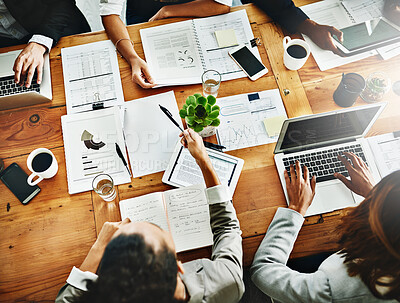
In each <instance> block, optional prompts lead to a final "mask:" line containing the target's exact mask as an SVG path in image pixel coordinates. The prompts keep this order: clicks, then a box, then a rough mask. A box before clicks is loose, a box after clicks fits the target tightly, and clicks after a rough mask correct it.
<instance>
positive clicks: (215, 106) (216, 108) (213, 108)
mask: <svg viewBox="0 0 400 303" xmlns="http://www.w3.org/2000/svg"><path fill="white" fill-rule="evenodd" d="M211 110H212V111H214V110H218V111H219V110H220V108H219V106H218V105H214V106H213V107H212V108H211Z"/></svg>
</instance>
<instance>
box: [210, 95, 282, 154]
mask: <svg viewBox="0 0 400 303" xmlns="http://www.w3.org/2000/svg"><path fill="white" fill-rule="evenodd" d="M217 104H218V105H219V107H220V108H221V110H220V117H219V119H220V120H221V124H220V125H219V126H218V129H217V139H218V142H219V144H221V145H223V146H225V147H226V150H227V151H229V150H235V149H240V148H246V147H251V146H257V145H262V144H268V143H273V142H276V141H277V140H278V135H279V134H278V135H276V134H273V135H272V136H270V135H269V134H268V132H267V130H266V129H265V126H264V120H265V119H268V118H273V117H277V116H284V117H285V118H286V117H287V116H286V111H285V107H284V106H283V102H282V98H281V95H280V94H279V90H278V89H272V90H265V91H262V92H258V93H250V94H241V95H235V96H229V97H225V98H218V99H217Z"/></svg>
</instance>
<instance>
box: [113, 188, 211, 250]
mask: <svg viewBox="0 0 400 303" xmlns="http://www.w3.org/2000/svg"><path fill="white" fill-rule="evenodd" d="M204 189H205V187H204V185H201V184H200V185H194V186H188V187H183V188H179V189H174V190H168V191H165V192H156V193H151V194H148V195H144V196H140V197H136V198H132V199H127V200H122V201H121V202H120V203H119V207H120V210H121V218H122V220H124V219H125V218H129V219H130V220H131V221H132V222H140V221H146V222H150V223H153V224H156V225H158V226H159V227H161V228H162V229H164V230H166V231H169V232H170V233H171V235H172V238H173V239H174V242H175V247H176V251H177V252H181V251H185V250H190V249H195V248H199V247H204V246H209V245H212V244H213V234H212V231H211V226H210V213H209V206H208V200H207V197H206V194H205V190H204Z"/></svg>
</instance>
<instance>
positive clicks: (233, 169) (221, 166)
mask: <svg viewBox="0 0 400 303" xmlns="http://www.w3.org/2000/svg"><path fill="white" fill-rule="evenodd" d="M206 150H207V153H208V155H209V156H210V159H211V162H212V164H213V166H214V169H215V171H216V173H217V175H218V177H219V180H220V181H221V183H222V184H226V185H228V187H229V189H230V190H231V194H232V195H233V193H234V191H235V188H236V185H237V182H238V180H239V176H240V173H241V172H242V168H243V164H244V161H243V159H240V158H237V157H234V156H231V155H227V154H224V153H222V152H219V151H216V150H213V149H210V148H206ZM162 181H163V182H164V183H166V184H169V185H172V186H176V187H183V186H189V185H195V184H204V179H203V175H202V173H201V170H200V168H199V166H198V165H197V163H196V161H195V159H194V158H193V157H192V155H191V154H190V152H189V150H188V149H187V148H184V147H183V146H182V144H181V143H180V142H178V144H177V145H176V147H175V150H174V152H173V154H172V157H171V160H170V161H169V164H168V167H167V170H166V171H165V173H164V175H163V178H162Z"/></svg>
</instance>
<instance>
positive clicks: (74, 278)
mask: <svg viewBox="0 0 400 303" xmlns="http://www.w3.org/2000/svg"><path fill="white" fill-rule="evenodd" d="M85 280H92V281H96V280H97V275H96V274H94V273H92V272H90V271H81V270H80V269H79V268H76V267H75V266H74V268H72V270H71V273H70V274H69V277H68V279H67V283H68V284H69V285H71V286H73V287H75V288H78V289H80V290H83V291H87V287H86V281H85Z"/></svg>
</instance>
